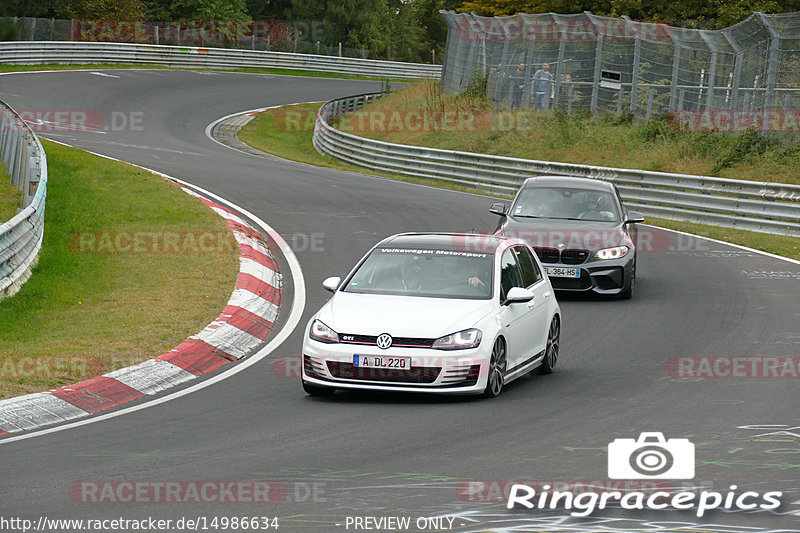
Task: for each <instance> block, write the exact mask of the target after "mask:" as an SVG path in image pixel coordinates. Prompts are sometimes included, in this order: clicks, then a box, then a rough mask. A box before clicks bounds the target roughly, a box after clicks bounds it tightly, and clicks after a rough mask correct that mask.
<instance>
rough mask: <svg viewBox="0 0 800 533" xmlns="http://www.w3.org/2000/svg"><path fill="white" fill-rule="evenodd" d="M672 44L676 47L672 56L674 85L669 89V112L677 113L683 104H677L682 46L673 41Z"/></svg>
mask: <svg viewBox="0 0 800 533" xmlns="http://www.w3.org/2000/svg"><path fill="white" fill-rule="evenodd" d="M672 44H673V46H675V54H674V55H673V56H672V85H670V88H669V110H670V111H675V110H677V109H679V108H681V106H682V103H680V104H679V103H677V99H678V67H679V66H680V64H681V47H680V44H678V43H677V42H675V38H674V37H673V39H672Z"/></svg>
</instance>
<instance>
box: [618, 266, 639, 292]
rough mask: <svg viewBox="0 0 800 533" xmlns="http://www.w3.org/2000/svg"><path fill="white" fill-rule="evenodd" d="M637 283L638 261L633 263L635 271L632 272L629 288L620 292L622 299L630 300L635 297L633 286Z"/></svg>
mask: <svg viewBox="0 0 800 533" xmlns="http://www.w3.org/2000/svg"><path fill="white" fill-rule="evenodd" d="M634 285H636V263H634V264H633V272H632V273H631V282H630V284H629V285H628V288H627V289H625V290H624V291H622V292H621V293H619V298H620V300H630V299H631V298H633V287H634Z"/></svg>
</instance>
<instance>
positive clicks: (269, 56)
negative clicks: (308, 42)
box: [0, 41, 442, 79]
mask: <svg viewBox="0 0 800 533" xmlns="http://www.w3.org/2000/svg"><path fill="white" fill-rule="evenodd" d="M0 63H6V64H12V65H39V64H44V63H59V64H83V63H115V64H137V65H158V66H166V67H173V68H214V69H235V68H278V69H296V70H313V71H317V72H331V73H336V74H351V75H359V76H373V77H380V78H409V79H417V78H438V77H440V76H441V73H442V67H441V65H425V64H422V63H401V62H397V61H379V60H374V59H357V58H350V57H336V56H318V55H312V54H292V53H288V52H264V51H258V50H236V49H229V48H202V47H200V48H198V47H189V46H161V45H155V44H131V43H105V42H71V41H7V42H0Z"/></svg>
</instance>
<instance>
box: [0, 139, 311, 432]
mask: <svg viewBox="0 0 800 533" xmlns="http://www.w3.org/2000/svg"><path fill="white" fill-rule="evenodd" d="M51 142H58V141H52V140H51ZM58 144H64V143H60V142H59V143H58ZM65 146H69V145H65ZM86 152H88V153H90V154H92V155H96V156H99V157H102V158H105V159H110V160H112V161H120V160H119V159H116V158H113V157H109V156H107V155H103V154H97V153H94V152H89V151H88V150H86ZM128 164H129V165H132V166H134V167H137V168H141V169H142V170H147V171H148V172H152V173H153V174H156V175H157V176H161V177H163V178H166V179H169V180H172V181H174V182H176V183H178V184H180V185H183V186H185V187H191V188H193V189H194V190H196V191H200V192H201V193H203V194H204V195H206V197H208V198H212V199H214V200H215V201H216V202H218V203H220V204H223V205H226V206H227V207H229V208H231V209H233V210H234V211H238V212H239V213H242V214H243V215H244V216H246V217H247V218H249V219H250V220H251V221H252V222H253V223H254V224H255V225H256V226H258V227H259V229H261V230H263V231H264V232H265V233H269V234H270V235H272V237H273V239H276V242H278V244H279V246H280V249H281V250H282V251H283V254H284V257H286V262H287V263H289V270H290V271H291V273H292V283H293V284H294V299H293V300H292V311H291V313H290V314H289V317H288V319H287V320H286V323H285V324H284V325H283V328H281V330H280V331H279V332H278V334H277V335H275V336H274V337H272V339H271V340H270V341H269V342H268V343H267V345H266V346H264V347H263V348H261V349H260V350H259V351H258V352H256V353H254V354H253V355H251V356H250V357H248V358H247V359H244V360H242V361H241V362H238V363H236V364H231V365H226V366H230V368H229V369H227V370H223V371H222V372H221V373H219V374H217V375H216V376H213V377H211V378H208V379H206V380H204V381H201V382H200V383H197V384H196V385H192V386H191V387H187V388H185V389H182V390H179V391H175V392H173V393H171V394H168V395H166V396H164V397H162V398H155V399H153V400H150V401H148V402H144V403H141V404H139V405H134V406H132V407H126V408H123V409H120V410H119V411H114V412H112V413H106V414H104V415H100V416H95V417H91V418H84V419H81V420H77V421H75V422H71V423H68V424H64V425H61V426H55V427H51V428H48V429H42V430H39V431H32V432H31V433H26V434H24V435H17V436H15V437H9V438H5V439H2V440H0V445H3V444H8V443H11V442H16V441H19V440H25V439H30V438H33V437H39V436H42V435H47V434H49V433H56V432H59V431H64V430H65V429H72V428H75V427H80V426H85V425H87V424H93V423H95V422H100V421H101V420H107V419H109V418H115V417H118V416H122V415H125V414H128V413H133V412H135V411H141V410H142V409H147V408H148V407H154V406H156V405H159V404H162V403H166V402H168V401H170V400H174V399H176V398H180V397H182V396H186V395H187V394H191V393H193V392H196V391H199V390H200V389H204V388H206V387H210V386H211V385H214V384H216V383H217V382H220V381H223V380H225V379H228V378H229V377H231V376H233V375H235V374H238V373H239V372H242V371H243V370H245V369H247V368H249V367H250V366H252V365H254V364H256V363H257V362H259V361H261V360H262V359H264V358H265V357H267V356H268V355H269V354H271V353H272V352H273V351H274V350H275V349H276V348H277V347H278V346H280V345H281V343H282V342H283V341H285V340H286V339H287V337H289V335H291V334H292V332H293V331H294V329H295V327H297V324H299V323H300V318H301V317H302V316H303V309H304V308H305V305H306V285H305V280H304V279H303V270H302V269H301V268H300V262H299V261H298V260H297V256H295V255H294V252H292V250H291V248H290V247H289V245H288V244H286V241H284V240H283V238H282V237H281V236H280V233H278V232H277V231H275V230H274V229H272V228H271V227H270V226H269V225H268V224H267V223H266V222H264V221H263V220H261V219H260V218H258V217H257V216H255V215H254V214H252V213H250V212H249V211H247V210H246V209H244V208H241V207H239V206H237V205H236V204H234V203H232V202H229V201H228V200H225V199H224V198H221V197H220V196H217V195H216V194H214V193H212V192H211V191H207V190H205V189H203V188H201V187H197V186H195V185H192V184H191V183H188V182H186V181H183V180H181V179H178V178H174V177H172V176H169V175H167V174H164V173H163V172H158V171H157V170H152V169H149V168H146V167H143V166H140V165H136V164H133V163H128ZM223 368H224V367H223Z"/></svg>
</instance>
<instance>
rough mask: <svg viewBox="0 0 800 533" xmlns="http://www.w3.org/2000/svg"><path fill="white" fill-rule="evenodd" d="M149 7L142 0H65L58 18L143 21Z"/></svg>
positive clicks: (60, 6)
mask: <svg viewBox="0 0 800 533" xmlns="http://www.w3.org/2000/svg"><path fill="white" fill-rule="evenodd" d="M146 14H147V7H146V6H145V4H144V2H142V0H64V1H62V2H60V3H59V6H58V8H57V9H56V16H59V17H62V18H67V19H80V20H143V19H144V18H145V16H146Z"/></svg>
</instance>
